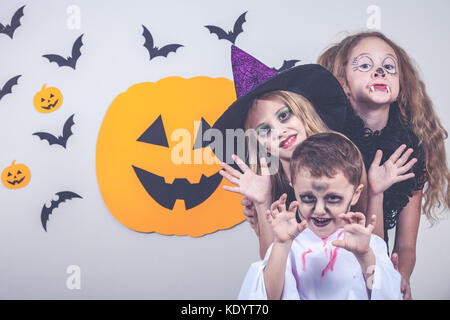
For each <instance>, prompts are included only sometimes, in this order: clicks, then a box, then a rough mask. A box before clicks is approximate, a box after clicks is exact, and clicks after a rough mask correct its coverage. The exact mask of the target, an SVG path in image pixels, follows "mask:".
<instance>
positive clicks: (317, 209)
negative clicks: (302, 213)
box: [314, 201, 326, 214]
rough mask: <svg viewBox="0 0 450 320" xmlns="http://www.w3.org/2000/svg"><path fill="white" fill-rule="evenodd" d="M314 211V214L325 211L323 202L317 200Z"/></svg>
mask: <svg viewBox="0 0 450 320" xmlns="http://www.w3.org/2000/svg"><path fill="white" fill-rule="evenodd" d="M314 213H316V214H322V213H326V210H325V202H323V201H317V202H316V206H315V207H314Z"/></svg>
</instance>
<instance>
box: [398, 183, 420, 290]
mask: <svg viewBox="0 0 450 320" xmlns="http://www.w3.org/2000/svg"><path fill="white" fill-rule="evenodd" d="M421 204H422V190H419V191H413V196H412V198H410V199H409V202H408V204H407V205H406V207H404V208H403V210H402V211H401V212H400V214H399V216H398V221H397V228H396V233H395V244H394V250H393V252H396V253H397V254H398V271H399V272H400V274H401V275H402V278H403V281H402V292H403V299H411V289H410V285H409V280H410V277H411V274H412V272H413V270H414V266H415V264H416V242H417V233H418V230H419V222H420V209H421Z"/></svg>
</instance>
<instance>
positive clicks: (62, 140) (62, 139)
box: [33, 114, 75, 148]
mask: <svg viewBox="0 0 450 320" xmlns="http://www.w3.org/2000/svg"><path fill="white" fill-rule="evenodd" d="M74 115H75V114H73V115H71V116H70V117H69V118H68V119H67V120H66V122H65V123H64V127H63V134H62V136H59V137H55V136H54V135H52V134H51V133H47V132H35V133H33V135H34V136H38V137H39V138H41V140H47V142H48V144H49V145H52V144H59V145H60V146H62V147H63V148H66V146H67V140H68V139H69V137H70V136H71V135H72V134H73V132H72V126H73V125H74V124H75V122H74V121H73V116H74Z"/></svg>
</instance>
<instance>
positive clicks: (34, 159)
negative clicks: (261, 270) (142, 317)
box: [0, 0, 450, 299]
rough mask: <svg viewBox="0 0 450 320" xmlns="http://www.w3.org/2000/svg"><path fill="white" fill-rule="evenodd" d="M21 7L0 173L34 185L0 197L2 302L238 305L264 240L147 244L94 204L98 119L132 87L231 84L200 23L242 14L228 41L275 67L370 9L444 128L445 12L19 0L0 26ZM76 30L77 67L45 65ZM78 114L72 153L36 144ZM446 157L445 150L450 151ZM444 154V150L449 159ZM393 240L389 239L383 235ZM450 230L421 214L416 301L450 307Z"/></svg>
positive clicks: (242, 231) (0, 49)
mask: <svg viewBox="0 0 450 320" xmlns="http://www.w3.org/2000/svg"><path fill="white" fill-rule="evenodd" d="M23 4H26V5H27V6H26V8H25V16H24V17H23V18H22V26H21V27H20V28H19V29H17V31H16V33H15V35H14V40H11V39H9V38H7V37H6V36H4V35H0V70H1V72H0V83H1V84H2V85H3V83H5V82H6V81H7V80H8V79H10V78H11V77H13V76H15V75H18V74H22V77H21V78H20V79H19V85H17V86H16V87H14V88H13V94H10V95H6V96H4V97H3V99H2V100H1V101H0V169H1V170H3V169H4V168H5V167H7V166H9V165H10V164H11V162H12V160H15V159H16V160H17V161H18V162H21V163H25V164H27V165H28V167H29V168H30V169H31V171H32V180H31V182H30V184H29V185H28V186H27V187H25V188H23V189H19V190H15V191H10V190H8V189H6V188H4V187H3V186H0V298H3V299H17V298H18V299H53V298H61V299H80V298H84V299H93V298H101V299H115V298H124V299H132V298H136V299H141V298H150V299H190V298H192V299H234V298H235V297H237V294H238V292H239V288H240V285H241V283H242V280H243V277H244V275H245V273H246V272H247V269H248V267H249V265H250V263H251V262H253V261H255V260H257V259H258V243H257V240H256V237H255V235H254V233H253V231H252V230H251V229H250V227H249V225H248V224H247V223H241V224H239V225H237V226H235V227H233V228H231V229H229V230H224V231H219V232H215V233H213V234H210V235H206V236H204V237H201V238H190V237H186V236H162V235H159V234H155V233H153V234H141V233H137V232H134V231H131V230H129V229H128V228H126V227H124V226H122V225H121V224H120V223H118V222H117V221H116V220H115V219H114V217H113V216H112V215H111V214H110V213H109V212H108V211H107V209H106V206H105V205H104V203H103V200H102V198H101V195H100V192H99V189H98V184H97V180H96V173H95V146H96V140H97V135H98V132H99V128H100V125H101V122H102V120H103V117H104V115H105V112H106V110H107V109H108V107H109V105H110V104H111V102H112V100H113V99H114V98H115V97H116V96H117V95H118V94H119V93H121V92H123V91H125V90H127V89H128V87H130V86H131V85H133V84H135V83H140V82H146V81H157V80H159V79H161V78H164V77H168V76H172V75H178V76H182V77H186V78H189V77H193V76H199V75H204V76H210V77H226V78H228V79H232V73H231V67H230V43H229V42H228V41H226V40H220V41H219V40H218V39H217V37H216V36H215V35H211V34H210V33H209V32H208V30H206V28H204V27H203V26H204V25H217V26H221V27H223V28H224V29H228V30H230V29H231V28H232V26H233V24H234V21H235V20H236V19H237V17H238V16H239V15H240V14H241V13H243V12H244V11H248V13H247V22H246V23H245V24H244V26H243V28H244V32H243V33H242V34H241V35H239V37H238V38H237V41H236V44H237V45H238V46H239V47H241V48H242V49H244V50H246V51H248V52H250V53H252V54H253V55H254V56H256V57H257V58H259V59H260V60H261V61H263V62H264V63H266V64H267V65H269V66H273V67H279V66H281V63H282V61H283V60H284V59H300V60H301V62H300V63H310V62H314V61H315V60H316V58H317V57H318V55H319V54H320V52H321V51H322V50H323V49H324V48H325V47H326V46H327V45H328V44H330V43H332V42H334V41H338V40H340V39H341V38H342V36H343V34H344V32H351V33H352V32H356V31H360V30H363V29H365V28H366V23H367V20H368V18H369V15H368V14H367V12H366V9H367V7H368V6H370V5H377V6H379V8H380V9H381V16H380V17H381V31H383V32H384V33H386V34H387V35H388V36H389V37H391V38H392V39H393V40H394V41H396V42H397V43H398V44H399V45H401V46H402V47H404V48H405V49H406V51H407V52H408V53H409V54H410V56H411V57H412V58H413V59H414V60H415V61H416V62H417V64H418V65H419V66H420V70H421V75H422V77H423V80H424V82H425V83H426V85H427V89H428V92H429V94H430V95H431V97H432V99H433V101H434V103H435V108H436V111H437V113H438V115H439V116H440V118H441V121H442V122H443V124H444V126H445V127H446V128H448V124H449V122H450V113H449V112H448V111H447V108H448V101H450V90H448V85H449V81H448V74H450V62H449V59H448V52H449V49H450V40H449V37H448V32H449V31H450V19H449V18H448V17H449V15H450V1H448V0H434V1H406V0H402V1H391V0H390V1H388V0H386V1H365V0H341V1H332V0H327V1H325V0H317V1H300V0H299V1H287V0H281V1H280V0H279V1H230V0H228V1H210V0H201V1H200V0H197V1H181V0H178V1H175V0H171V1H170V0H169V1H80V0H78V1H77V0H74V1H49V0H47V1H26V0H23V1H16V0H2V1H1V4H0V22H2V23H4V24H5V23H9V19H10V18H11V17H12V14H13V13H14V12H15V10H17V9H18V8H19V7H20V6H22V5H23ZM72 4H74V5H77V6H79V8H80V9H81V28H80V29H76V30H71V29H69V28H68V27H67V24H66V21H67V19H68V17H69V15H68V14H67V13H66V10H67V8H68V6H69V5H72ZM142 24H144V25H146V26H147V27H148V28H149V29H150V30H151V32H152V34H153V36H154V38H155V41H156V43H157V44H158V43H159V44H160V45H163V44H168V43H181V44H184V45H185V47H184V48H181V49H179V50H178V51H177V52H176V53H175V54H173V53H172V54H170V55H169V56H168V58H167V59H164V58H158V59H154V60H152V61H151V62H149V61H148V53H147V52H146V50H145V49H144V48H143V47H142V44H143V42H144V39H143V37H142V35H141V34H142V26H141V25H142ZM81 33H84V34H85V35H84V37H83V40H84V41H83V42H84V43H85V45H84V46H83V48H82V49H81V51H82V56H81V58H80V60H79V61H78V65H77V70H76V71H74V70H72V69H69V68H58V67H57V66H56V64H54V63H52V64H50V63H49V62H48V61H47V60H46V59H44V58H42V55H43V54H48V53H59V54H62V55H67V54H69V51H70V48H71V47H72V44H73V42H74V41H75V39H76V38H77V37H78V36H79V35H80V34H81ZM44 83H48V84H49V85H53V86H56V87H58V88H59V89H60V90H61V91H62V92H63V95H64V103H63V106H62V107H61V109H59V110H58V111H57V112H54V113H51V114H48V115H45V116H44V115H42V114H40V113H38V112H37V111H36V110H35V109H34V107H33V104H32V98H33V96H34V94H35V93H36V92H37V91H39V90H40V88H41V86H42V85H43V84H44ZM73 113H75V114H76V115H75V122H76V125H75V126H74V127H73V131H74V136H73V137H71V139H70V140H69V146H68V148H67V150H64V149H62V148H59V147H55V148H50V147H49V146H48V145H47V143H46V142H43V141H39V139H38V138H37V137H34V136H32V135H31V134H32V133H33V132H36V131H41V130H42V128H46V130H47V131H48V132H54V133H57V132H60V131H61V124H62V123H63V122H64V121H65V120H66V119H67V118H68V117H69V116H70V115H71V114H73ZM446 147H447V150H449V145H448V141H447V143H446ZM448 155H449V153H448V152H447V156H448ZM62 190H72V191H75V192H78V193H79V194H80V195H82V196H83V198H84V199H83V200H74V201H71V202H70V203H66V204H64V205H62V206H61V207H60V208H59V209H58V212H57V213H56V214H54V215H53V216H51V221H50V222H49V228H48V229H49V232H48V233H46V232H44V231H43V229H42V226H41V222H40V211H41V209H42V206H43V204H44V203H45V202H46V203H47V205H48V204H49V203H50V201H51V200H52V195H54V194H55V192H57V191H62ZM391 238H392V239H393V236H391ZM449 249H450V224H449V221H448V219H444V220H443V221H441V222H440V224H439V225H437V226H436V227H433V228H430V227H429V225H428V223H427V221H426V219H425V218H424V217H422V221H421V225H420V230H419V237H418V244H417V264H416V268H415V270H414V273H413V275H412V278H411V285H412V292H413V296H414V297H415V298H418V299H448V298H450V286H449V284H450V274H449V272H448V270H450V257H449V254H448V253H449ZM70 265H77V266H79V267H80V270H81V288H80V289H79V290H77V289H75V290H69V289H68V288H67V286H66V281H67V279H68V278H69V276H70V275H69V274H68V273H66V270H67V267H68V266H70Z"/></svg>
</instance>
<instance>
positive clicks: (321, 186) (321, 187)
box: [312, 181, 330, 192]
mask: <svg viewBox="0 0 450 320" xmlns="http://www.w3.org/2000/svg"><path fill="white" fill-rule="evenodd" d="M312 187H313V189H314V190H316V191H317V192H324V191H325V190H328V188H329V187H330V185H329V184H328V183H323V182H316V181H314V182H313V183H312Z"/></svg>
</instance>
